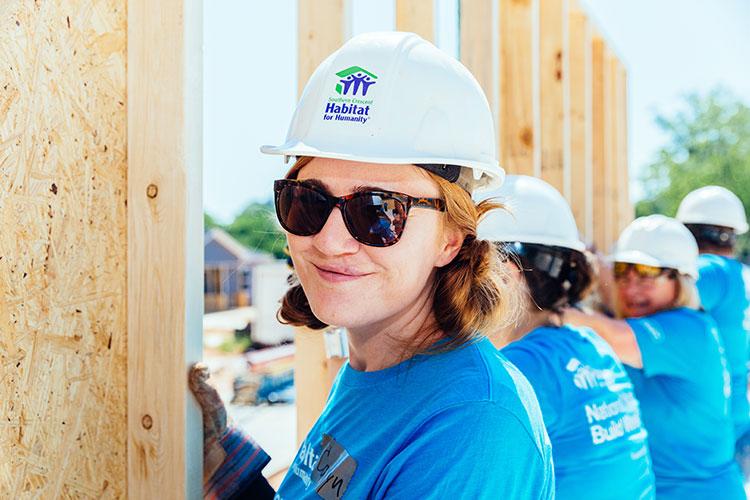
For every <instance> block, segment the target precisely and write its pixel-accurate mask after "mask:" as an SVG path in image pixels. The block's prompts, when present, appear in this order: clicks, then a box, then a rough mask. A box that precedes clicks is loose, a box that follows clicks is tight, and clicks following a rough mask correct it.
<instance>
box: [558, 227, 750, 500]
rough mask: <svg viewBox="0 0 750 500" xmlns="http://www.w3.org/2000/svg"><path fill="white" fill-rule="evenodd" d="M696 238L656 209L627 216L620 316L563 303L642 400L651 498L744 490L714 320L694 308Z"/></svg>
mask: <svg viewBox="0 0 750 500" xmlns="http://www.w3.org/2000/svg"><path fill="white" fill-rule="evenodd" d="M697 258H698V246H697V245H696V243H695V239H694V238H693V236H692V235H691V234H690V231H688V230H687V228H686V227H685V226H683V225H682V224H681V223H680V222H678V221H676V220H675V219H672V218H669V217H665V216H663V215H650V216H648V217H641V218H639V219H636V220H635V221H633V222H632V223H631V224H630V225H629V226H628V227H627V228H625V230H624V231H623V232H622V234H621V235H620V238H619V240H618V241H617V245H616V249H615V253H614V255H613V256H612V260H613V261H614V271H615V283H616V287H617V292H616V296H617V310H618V313H619V315H620V316H621V317H623V318H625V319H624V320H617V319H611V318H607V317H605V316H603V315H586V314H583V313H581V312H579V311H576V310H573V309H566V311H565V316H564V319H565V321H566V322H570V323H573V324H577V325H584V326H589V327H591V328H593V329H594V330H595V331H596V332H597V333H599V335H601V336H602V337H603V338H604V339H605V340H606V341H607V342H608V343H609V344H610V345H611V346H612V347H613V349H614V351H615V352H616V353H617V354H618V356H619V357H620V359H621V360H622V361H623V363H624V364H625V365H626V367H627V368H628V373H629V375H630V377H631V379H632V380H633V384H634V388H635V394H636V396H637V397H638V400H639V401H640V403H641V414H642V416H643V422H644V424H645V426H646V429H647V430H648V433H649V448H650V450H651V458H652V460H653V469H654V475H655V476H656V496H657V498H670V499H672V498H674V499H684V498H691V499H693V498H712V499H715V498H722V499H740V498H745V493H744V490H743V487H742V479H741V476H740V473H739V468H738V467H737V464H736V463H735V462H734V460H733V452H734V432H733V428H732V420H731V417H730V415H729V393H730V387H729V374H728V372H727V370H726V360H725V357H724V349H723V346H722V344H721V340H720V339H719V336H718V332H717V329H716V323H715V322H714V321H713V320H712V319H711V317H710V316H708V315H707V314H705V313H704V312H701V311H699V310H697V293H696V291H695V278H696V277H697V267H696V261H697Z"/></svg>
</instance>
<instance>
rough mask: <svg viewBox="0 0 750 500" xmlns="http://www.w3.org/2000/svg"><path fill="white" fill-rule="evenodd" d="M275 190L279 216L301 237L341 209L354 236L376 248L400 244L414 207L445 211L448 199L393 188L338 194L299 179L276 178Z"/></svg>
mask: <svg viewBox="0 0 750 500" xmlns="http://www.w3.org/2000/svg"><path fill="white" fill-rule="evenodd" d="M273 190H274V201H275V203H276V216H277V217H278V218H279V223H280V224H281V227H283V228H284V229H285V230H287V231H288V232H290V233H292V234H294V235H297V236H311V235H313V234H317V233H319V232H320V230H321V229H323V226H325V223H326V221H327V220H328V217H329V216H330V215H331V212H332V211H333V209H334V208H338V209H339V210H341V215H342V216H343V218H344V224H345V225H346V228H347V229H348V230H349V233H350V234H351V235H352V237H353V238H354V239H355V240H357V241H358V242H360V243H362V244H364V245H368V246H373V247H388V246H391V245H394V244H396V243H397V242H398V240H399V238H401V235H402V234H403V232H404V227H406V218H407V216H408V215H409V210H411V209H412V208H429V209H432V210H437V211H439V212H444V211H445V201H444V200H441V199H438V198H413V197H411V196H409V195H406V194H402V193H395V192H392V191H358V192H356V193H352V194H348V195H346V196H341V197H336V196H331V195H330V194H328V193H327V192H325V191H324V190H323V189H321V188H319V187H317V186H314V185H311V184H309V183H306V182H305V181H300V180H295V179H281V180H278V181H275V182H274V183H273Z"/></svg>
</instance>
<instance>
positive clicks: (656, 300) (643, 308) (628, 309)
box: [615, 269, 677, 318]
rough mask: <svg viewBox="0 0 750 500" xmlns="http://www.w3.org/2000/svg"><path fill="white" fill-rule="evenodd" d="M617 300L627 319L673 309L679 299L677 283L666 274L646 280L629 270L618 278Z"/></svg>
mask: <svg viewBox="0 0 750 500" xmlns="http://www.w3.org/2000/svg"><path fill="white" fill-rule="evenodd" d="M615 284H616V288H617V299H618V305H619V309H620V313H621V314H622V316H623V317H625V318H636V317H640V316H648V315H650V314H654V313H657V312H659V311H664V310H666V309H671V308H672V307H673V306H674V303H675V299H676V298H677V281H676V280H675V279H674V278H671V277H669V276H668V275H666V274H662V275H661V276H658V277H656V278H644V277H640V276H638V275H637V274H636V273H635V270H633V269H630V270H628V272H627V274H625V275H624V276H622V277H619V278H617V280H616V281H615Z"/></svg>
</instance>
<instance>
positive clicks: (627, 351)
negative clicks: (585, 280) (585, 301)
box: [562, 308, 643, 368]
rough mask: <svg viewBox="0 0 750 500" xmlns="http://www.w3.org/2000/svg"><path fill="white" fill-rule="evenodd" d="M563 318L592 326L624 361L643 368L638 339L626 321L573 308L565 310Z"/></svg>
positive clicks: (573, 323) (580, 324) (579, 324)
mask: <svg viewBox="0 0 750 500" xmlns="http://www.w3.org/2000/svg"><path fill="white" fill-rule="evenodd" d="M562 319H563V323H570V324H571V325H575V326H585V327H588V328H591V329H592V330H594V331H595V332H596V333H597V334H599V336H600V337H601V338H603V339H604V340H606V341H607V343H608V344H609V345H610V346H612V350H614V351H615V354H617V356H618V357H619V358H620V360H621V361H622V362H623V363H625V364H626V365H628V366H632V367H633V368H643V359H642V357H641V350H640V348H639V347H638V341H637V340H636V338H635V333H634V332H633V329H632V328H630V325H628V323H627V322H626V321H624V320H621V319H612V318H609V317H607V316H605V315H603V314H600V313H590V314H589V313H584V312H581V311H579V310H578V309H572V308H567V309H565V310H564V311H563V318H562Z"/></svg>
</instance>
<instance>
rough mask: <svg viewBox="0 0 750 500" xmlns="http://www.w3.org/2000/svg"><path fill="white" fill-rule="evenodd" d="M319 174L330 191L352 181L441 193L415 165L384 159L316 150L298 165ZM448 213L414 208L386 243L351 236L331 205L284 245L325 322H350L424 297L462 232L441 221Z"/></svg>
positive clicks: (304, 175) (372, 318)
mask: <svg viewBox="0 0 750 500" xmlns="http://www.w3.org/2000/svg"><path fill="white" fill-rule="evenodd" d="M297 178H298V179H300V180H313V179H314V180H316V181H317V182H319V183H320V184H321V185H322V187H324V188H325V189H326V190H327V191H328V192H329V193H330V194H331V195H333V196H344V195H347V194H350V193H353V192H354V191H356V190H357V189H362V188H363V187H364V188H367V189H373V190H386V191H396V192H400V193H404V194H408V195H410V196H414V197H431V198H439V197H440V190H439V189H438V186H437V184H436V183H435V182H434V181H433V180H432V179H431V178H430V177H429V175H428V174H427V173H426V172H425V171H423V170H422V169H420V168H418V167H415V166H413V165H382V164H372V163H361V162H352V161H346V160H333V159H326V158H315V159H313V160H312V161H311V162H310V163H308V164H307V165H305V166H304V167H303V168H302V169H301V170H300V171H299V173H298V175H297ZM444 217H445V214H444V213H441V212H438V211H436V210H430V209H424V208H412V209H411V210H410V211H409V214H408V218H407V221H406V225H405V229H404V232H403V234H402V235H401V238H400V240H399V241H398V242H397V243H396V244H395V245H392V246H389V247H371V246H367V245H363V244H361V243H359V242H358V241H356V240H355V239H354V238H353V237H352V235H351V234H349V231H348V230H347V228H346V226H345V225H344V220H343V218H342V216H341V211H340V210H339V209H338V208H334V209H333V212H331V215H330V216H329V218H328V221H327V222H326V224H325V226H324V227H323V229H322V230H321V231H320V232H319V233H318V234H315V235H312V236H295V235H293V234H287V238H288V241H289V251H290V253H291V256H292V260H293V261H294V268H295V270H296V272H297V275H298V276H299V280H300V283H301V284H302V288H303V289H304V291H305V295H306V296H307V299H308V301H309V302H310V307H311V309H312V311H313V313H314V314H315V316H316V317H317V318H318V319H320V320H321V321H323V322H324V323H327V324H329V325H336V326H342V327H346V328H348V329H350V330H352V329H356V328H363V327H368V326H373V325H376V324H378V323H382V324H383V326H387V324H388V321H389V318H391V317H396V316H397V315H399V314H400V313H402V312H404V311H406V310H407V309H409V308H411V307H414V306H415V305H418V304H420V303H425V301H428V302H429V306H430V307H431V287H432V284H433V281H434V273H435V270H436V268H438V267H442V266H444V265H446V264H448V263H449V262H450V261H451V260H453V257H455V255H456V254H457V253H458V250H459V249H460V247H461V243H462V237H461V235H460V233H459V232H458V231H457V230H450V229H448V228H447V227H446V225H445V224H444Z"/></svg>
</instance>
